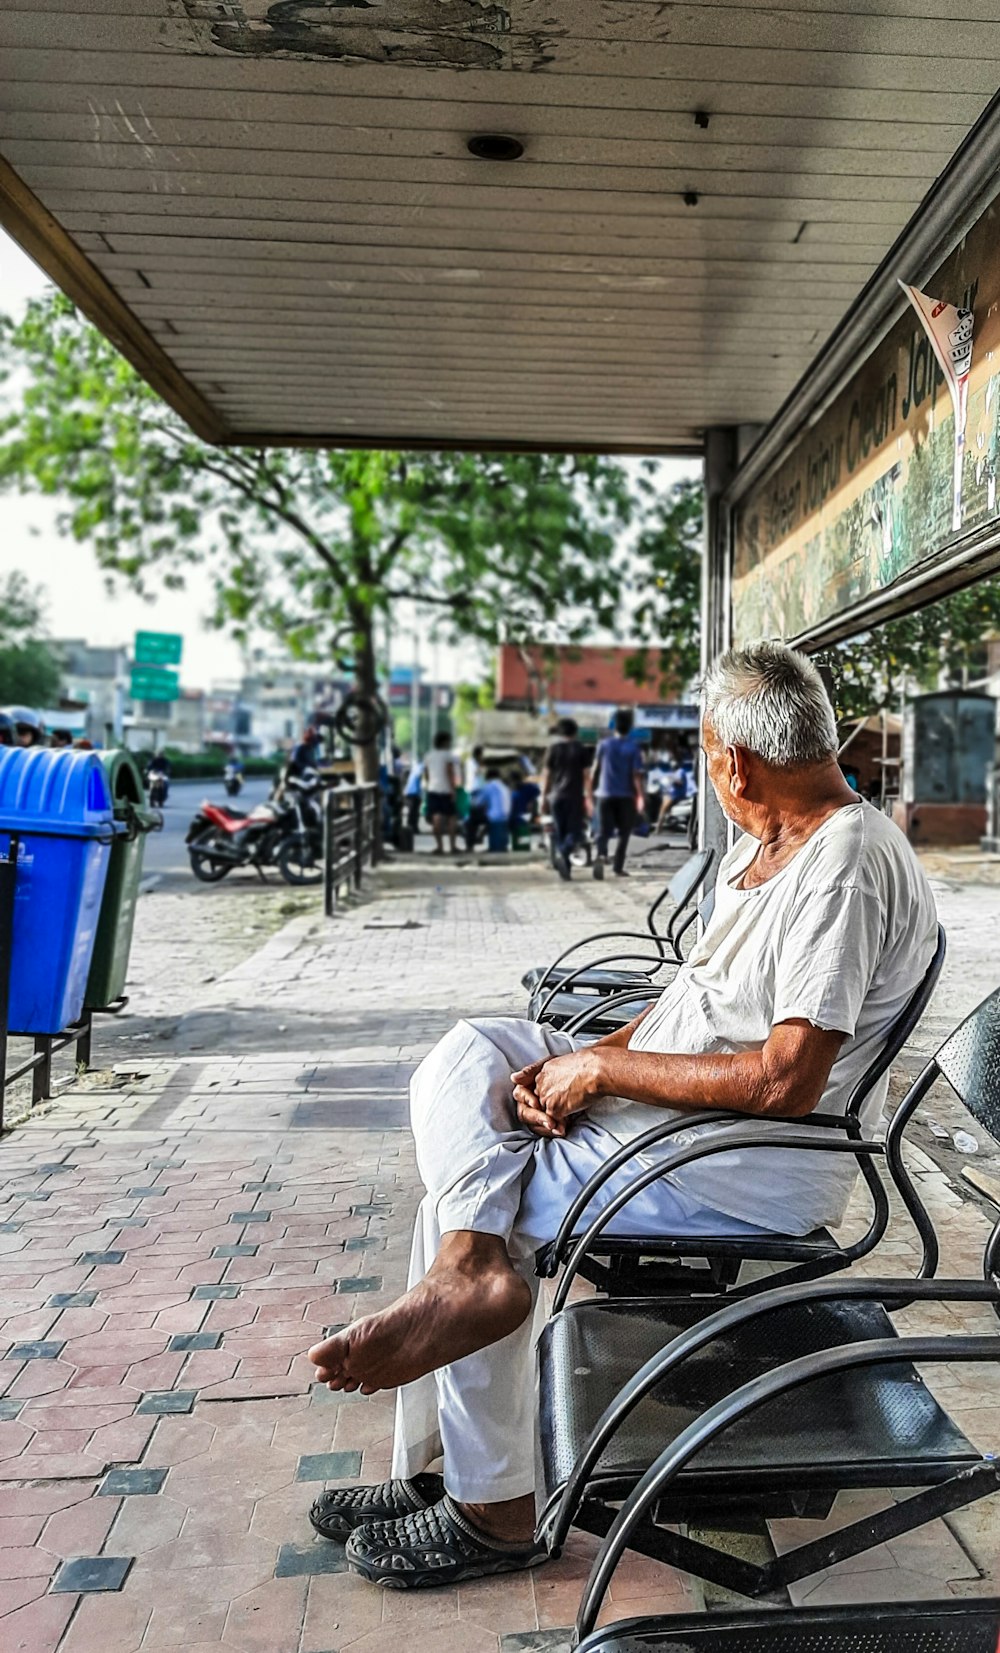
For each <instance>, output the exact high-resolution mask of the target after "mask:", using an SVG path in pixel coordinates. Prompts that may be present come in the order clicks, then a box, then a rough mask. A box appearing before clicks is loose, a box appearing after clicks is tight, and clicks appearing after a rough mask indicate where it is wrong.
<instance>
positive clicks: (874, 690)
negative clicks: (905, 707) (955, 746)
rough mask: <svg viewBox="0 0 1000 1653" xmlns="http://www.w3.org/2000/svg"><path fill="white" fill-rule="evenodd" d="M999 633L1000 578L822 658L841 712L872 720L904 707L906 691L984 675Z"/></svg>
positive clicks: (840, 645)
mask: <svg viewBox="0 0 1000 1653" xmlns="http://www.w3.org/2000/svg"><path fill="white" fill-rule="evenodd" d="M998 634H1000V580H981V581H979V582H978V583H977V584H976V585H971V586H968V587H967V588H966V589H965V590H964V591H956V592H953V593H952V595H951V596H950V597H943V598H942V599H941V601H940V602H937V603H931V604H930V605H929V606H928V607H927V608H923V609H918V610H916V612H914V613H913V614H904V615H903V616H902V617H901V618H900V619H898V620H887V621H886V623H885V624H884V625H881V626H878V627H876V628H875V629H874V630H873V631H870V632H867V633H866V634H865V635H864V636H862V637H858V638H852V639H850V641H848V642H845V643H838V644H837V645H836V646H835V647H834V648H831V649H829V650H828V651H827V652H826V653H825V654H824V655H823V659H824V661H825V662H826V663H827V664H828V665H829V667H830V671H831V674H832V677H833V684H834V704H835V706H836V709H837V715H838V717H841V718H847V717H866V716H868V715H869V714H870V713H872V712H877V711H879V710H880V709H881V708H882V707H887V708H888V709H889V711H898V710H899V704H900V698H901V696H902V695H904V694H913V693H916V692H920V691H925V690H928V689H936V688H938V687H951V686H952V685H961V684H962V683H963V682H965V681H971V680H975V679H976V678H978V677H982V676H983V675H984V674H985V670H986V642H987V640H988V639H989V638H990V637H993V636H996V635H998Z"/></svg>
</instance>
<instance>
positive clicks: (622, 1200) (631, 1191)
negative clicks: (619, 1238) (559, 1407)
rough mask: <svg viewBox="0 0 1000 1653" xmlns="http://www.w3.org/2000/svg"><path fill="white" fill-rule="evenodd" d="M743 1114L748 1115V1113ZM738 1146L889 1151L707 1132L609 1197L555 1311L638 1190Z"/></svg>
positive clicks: (566, 1275) (825, 1140) (573, 1259)
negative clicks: (600, 1239) (591, 1252)
mask: <svg viewBox="0 0 1000 1653" xmlns="http://www.w3.org/2000/svg"><path fill="white" fill-rule="evenodd" d="M742 1117H743V1118H745V1117H746V1115H743V1116H742ZM720 1138H721V1140H719V1139H720ZM735 1148H788V1149H790V1150H792V1151H793V1152H794V1151H797V1150H800V1149H801V1150H805V1151H807V1152H809V1153H826V1154H854V1155H855V1157H856V1158H858V1159H859V1160H860V1158H861V1157H862V1156H863V1155H868V1156H870V1157H872V1158H875V1157H878V1158H883V1157H884V1155H885V1145H884V1144H883V1143H881V1142H865V1141H863V1140H862V1139H861V1138H860V1137H849V1138H847V1139H846V1140H841V1139H839V1138H838V1139H832V1138H831V1137H828V1136H820V1137H814V1136H811V1135H809V1134H807V1133H806V1132H803V1133H802V1134H801V1135H793V1134H792V1133H791V1132H788V1133H786V1134H784V1135H783V1134H782V1133H781V1132H780V1131H769V1130H767V1128H766V1127H765V1128H764V1129H758V1130H756V1131H733V1132H728V1133H727V1132H724V1131H713V1132H711V1133H710V1134H709V1135H707V1136H702V1137H699V1138H698V1140H697V1141H696V1142H693V1143H692V1144H691V1146H690V1147H689V1148H682V1149H680V1151H679V1152H678V1153H676V1154H671V1155H669V1156H668V1158H667V1159H665V1160H663V1161H662V1163H661V1164H659V1165H648V1166H646V1168H645V1169H644V1170H642V1171H640V1172H639V1174H638V1176H636V1177H634V1178H633V1179H632V1181H631V1182H630V1183H629V1184H628V1186H627V1187H626V1188H623V1189H621V1191H620V1192H619V1193H617V1194H616V1195H615V1197H614V1199H612V1200H609V1201H608V1203H607V1205H605V1206H603V1207H602V1208H601V1210H600V1211H599V1212H598V1213H597V1216H596V1217H595V1218H594V1220H593V1222H592V1223H591V1225H590V1227H589V1228H588V1229H587V1231H586V1233H585V1234H583V1235H582V1236H581V1237H580V1239H579V1240H578V1241H577V1243H576V1245H575V1246H574V1247H573V1251H572V1253H571V1254H570V1257H569V1259H568V1261H567V1263H566V1268H565V1270H564V1271H563V1277H562V1279H561V1280H560V1282H559V1289H558V1291H557V1292H556V1295H555V1298H554V1300H553V1304H552V1312H553V1314H558V1312H559V1310H560V1309H561V1308H562V1307H563V1305H564V1304H565V1302H566V1298H567V1296H568V1294H569V1288H570V1286H571V1285H572V1284H573V1281H574V1279H575V1277H576V1274H577V1271H578V1269H579V1267H580V1264H581V1263H582V1261H583V1259H584V1257H585V1256H586V1255H587V1252H588V1251H589V1250H590V1248H591V1246H592V1245H593V1243H594V1241H595V1240H596V1239H597V1237H598V1235H599V1234H601V1233H602V1232H603V1230H604V1229H605V1228H606V1227H607V1225H608V1223H609V1222H611V1221H612V1219H613V1218H614V1217H617V1215H618V1213H619V1211H622V1210H623V1209H624V1208H625V1206H626V1205H628V1203H629V1201H630V1200H631V1199H634V1197H635V1195H636V1194H641V1193H642V1191H643V1189H644V1188H648V1187H649V1186H650V1184H651V1183H654V1182H659V1180H660V1178H661V1177H664V1176H666V1175H667V1174H668V1172H670V1171H677V1170H680V1169H681V1167H682V1166H684V1165H691V1164H693V1163H694V1162H695V1161H696V1160H699V1159H708V1158H710V1157H711V1156H712V1155H713V1154H726V1153H731V1152H732V1151H733V1149H735ZM692 1249H693V1248H692Z"/></svg>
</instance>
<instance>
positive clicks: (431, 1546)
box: [344, 1496, 548, 1590]
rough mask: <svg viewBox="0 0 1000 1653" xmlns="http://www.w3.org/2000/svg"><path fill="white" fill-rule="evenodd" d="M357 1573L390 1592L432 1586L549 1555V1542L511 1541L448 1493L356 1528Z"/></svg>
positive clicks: (516, 1567) (353, 1554) (351, 1562)
mask: <svg viewBox="0 0 1000 1653" xmlns="http://www.w3.org/2000/svg"><path fill="white" fill-rule="evenodd" d="M344 1553H345V1555H346V1557H347V1564H348V1566H349V1567H350V1569H351V1571H352V1572H355V1573H360V1575H361V1577H362V1578H366V1579H367V1580H368V1582H369V1583H370V1584H381V1585H382V1586H383V1587H384V1588H385V1589H388V1590H431V1589H437V1588H439V1587H441V1586H443V1585H445V1584H461V1583H462V1582H463V1581H464V1580H465V1579H470V1578H486V1577H488V1576H489V1575H490V1574H493V1573H515V1572H520V1571H521V1570H522V1569H523V1568H525V1567H537V1566H538V1565H539V1564H540V1563H541V1562H543V1561H545V1560H547V1559H548V1557H547V1552H546V1549H545V1546H544V1544H537V1543H536V1542H535V1541H534V1539H532V1541H531V1542H530V1544H523V1543H522V1544H506V1543H504V1542H503V1541H502V1540H501V1539H499V1538H490V1537H489V1536H488V1535H487V1534H486V1533H484V1532H480V1531H479V1529H478V1528H477V1527H474V1526H473V1525H472V1523H471V1521H469V1520H467V1519H466V1517H465V1516H464V1515H463V1514H462V1512H461V1510H460V1509H459V1508H458V1507H457V1505H456V1504H455V1502H454V1500H453V1499H451V1498H449V1497H447V1496H445V1497H444V1498H442V1500H441V1502H440V1503H439V1504H434V1505H432V1507H431V1508H430V1509H424V1510H418V1511H416V1512H415V1513H414V1514H411V1515H404V1516H402V1517H401V1518H399V1519H398V1520H395V1521H373V1522H370V1523H369V1524H367V1525H365V1526H363V1527H356V1528H355V1529H354V1531H353V1532H352V1534H351V1536H350V1538H349V1539H348V1541H347V1546H346V1549H345V1551H344Z"/></svg>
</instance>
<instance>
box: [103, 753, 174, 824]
mask: <svg viewBox="0 0 1000 1653" xmlns="http://www.w3.org/2000/svg"><path fill="white" fill-rule="evenodd" d="M100 757H101V762H102V764H103V765H104V773H105V775H106V776H107V781H108V788H109V790H110V792H111V802H112V807H113V809H114V812H115V820H116V821H125V822H127V823H128V825H129V827H130V828H131V829H133V830H134V829H135V828H138V830H139V831H140V832H152V831H153V829H154V827H158V826H161V825H162V823H163V817H162V816H161V814H160V812H159V810H156V809H150V808H149V806H148V804H147V803H146V788H145V787H144V786H143V784H142V771H141V770H140V768H139V765H138V764H137V763H136V761H135V758H134V757H133V756H132V754H131V752H126V751H124V750H123V749H122V748H121V747H116V748H115V749H114V750H113V751H110V752H102V753H101V754H100Z"/></svg>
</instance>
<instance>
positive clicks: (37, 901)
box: [0, 747, 117, 1033]
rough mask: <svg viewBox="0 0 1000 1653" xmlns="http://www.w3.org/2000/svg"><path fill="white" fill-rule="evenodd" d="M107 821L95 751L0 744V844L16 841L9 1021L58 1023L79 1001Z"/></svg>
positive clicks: (17, 1027)
mask: <svg viewBox="0 0 1000 1653" xmlns="http://www.w3.org/2000/svg"><path fill="white" fill-rule="evenodd" d="M116 830H117V828H116V825H115V820H114V810H113V806H112V802H111V794H110V793H109V791H108V783H107V779H106V777H105V773H104V766H103V764H102V763H101V760H100V758H99V757H98V756H97V753H96V752H67V751H51V752H50V751H44V750H42V749H41V748H38V747H34V748H28V749H27V750H23V749H21V748H18V747H11V748H0V854H2V855H6V854H7V853H8V850H9V847H10V839H11V835H12V834H13V835H15V836H16V837H17V839H18V840H19V845H20V847H19V850H18V860H17V881H16V884H15V889H14V944H13V949H12V956H11V962H10V1000H9V1008H8V1022H9V1025H10V1027H11V1030H12V1031H15V1032H17V1033H58V1032H60V1030H61V1029H62V1028H64V1027H67V1026H68V1025H69V1023H70V1022H74V1021H76V1019H77V1017H78V1016H79V1015H80V1013H81V1011H82V1010H83V996H84V992H85V990H86V986H87V975H88V973H89V971H90V959H91V954H92V953H93V951H94V937H95V935H96V933H97V921H98V919H99V917H100V913H101V897H102V896H103V894H104V881H105V879H106V878H107V875H108V858H109V855H110V846H111V843H112V841H113V839H114V836H115V832H116Z"/></svg>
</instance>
